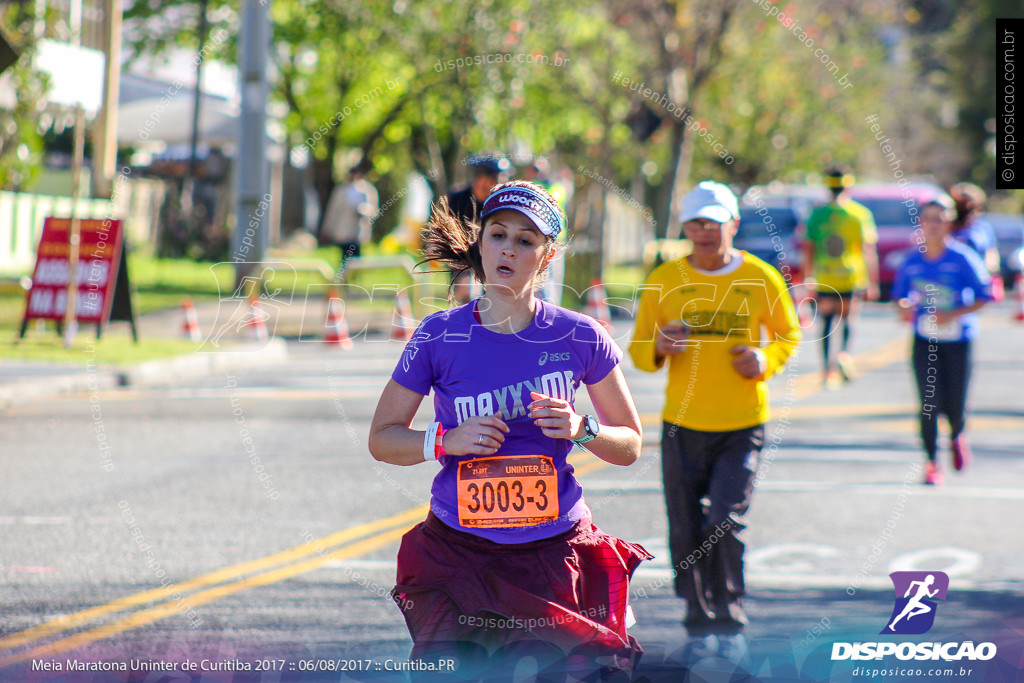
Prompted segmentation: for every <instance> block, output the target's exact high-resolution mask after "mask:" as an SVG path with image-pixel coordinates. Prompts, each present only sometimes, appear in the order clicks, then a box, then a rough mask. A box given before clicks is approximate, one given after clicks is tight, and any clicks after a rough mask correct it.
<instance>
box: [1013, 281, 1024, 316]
mask: <svg viewBox="0 0 1024 683" xmlns="http://www.w3.org/2000/svg"><path fill="white" fill-rule="evenodd" d="M1016 290H1017V312H1016V313H1015V314H1014V316H1013V319H1014V320H1016V321H1017V322H1019V323H1024V274H1022V273H1017V286H1016Z"/></svg>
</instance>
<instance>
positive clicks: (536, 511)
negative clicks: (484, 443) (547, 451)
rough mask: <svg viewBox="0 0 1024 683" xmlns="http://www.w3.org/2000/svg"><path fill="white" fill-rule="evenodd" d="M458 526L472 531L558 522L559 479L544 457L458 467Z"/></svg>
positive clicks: (483, 460)
mask: <svg viewBox="0 0 1024 683" xmlns="http://www.w3.org/2000/svg"><path fill="white" fill-rule="evenodd" d="M456 486H457V488H458V494H459V524H461V525H462V526H464V527H471V528H475V529H498V528H511V527H525V526H536V525H538V524H543V523H545V522H551V521H553V520H555V519H557V518H558V476H557V473H556V472H555V466H554V464H553V463H552V460H551V458H550V457H548V456H546V455H505V456H495V457H492V458H475V459H473V460H467V461H466V462H462V463H459V471H458V479H457V481H456Z"/></svg>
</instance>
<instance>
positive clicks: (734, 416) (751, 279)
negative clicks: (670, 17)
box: [629, 181, 801, 649]
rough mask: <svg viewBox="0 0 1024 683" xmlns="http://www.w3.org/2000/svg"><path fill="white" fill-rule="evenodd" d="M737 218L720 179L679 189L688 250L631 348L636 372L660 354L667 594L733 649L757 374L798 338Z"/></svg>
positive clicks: (652, 366)
mask: <svg viewBox="0 0 1024 683" xmlns="http://www.w3.org/2000/svg"><path fill="white" fill-rule="evenodd" d="M738 216H739V209H738V206H737V201H736V196H735V195H734V194H733V193H732V191H731V190H729V188H728V187H726V186H725V185H721V184H719V183H714V182H710V181H706V182H702V183H699V184H698V185H697V186H696V187H695V188H694V189H693V190H692V191H691V192H690V193H689V194H688V195H687V196H686V198H685V199H684V200H683V214H682V216H680V220H681V221H682V223H683V229H684V231H685V234H686V236H687V237H688V238H689V239H690V240H691V241H692V242H693V252H692V253H691V254H690V256H688V257H686V258H684V259H680V260H677V261H671V262H669V263H665V264H663V265H661V266H660V267H658V268H657V269H656V270H655V271H654V272H653V273H652V274H651V276H650V278H649V280H648V282H647V284H646V285H645V286H644V289H643V292H642V294H641V298H640V307H639V311H638V312H637V317H636V329H635V331H634V336H633V340H632V342H631V344H630V347H629V353H630V356H631V357H632V359H633V363H634V364H635V365H636V367H637V368H639V369H641V370H646V371H648V372H655V371H657V370H658V369H660V368H661V367H662V366H663V365H664V364H665V362H666V360H667V361H668V366H669V370H668V372H669V379H668V388H667V390H666V402H665V410H664V413H663V420H664V424H663V431H662V476H663V478H664V485H665V503H666V508H667V512H668V521H669V551H670V554H671V556H672V566H673V570H674V573H675V577H676V578H675V582H676V586H675V587H676V593H677V594H678V595H679V596H680V597H682V598H684V599H686V601H687V613H686V618H685V620H684V624H685V626H686V628H687V630H688V631H689V633H690V635H691V636H693V637H694V638H695V639H697V640H698V641H699V642H700V643H702V645H701V646H702V647H711V648H714V647H716V646H719V647H720V648H722V649H731V648H734V647H736V646H737V640H738V641H739V643H740V645H739V646H740V647H742V636H739V635H737V634H739V633H740V632H741V630H742V628H743V626H744V625H745V624H746V623H747V618H746V615H745V614H744V612H743V607H742V602H741V596H742V595H743V592H744V590H743V547H744V546H743V541H742V538H741V532H742V530H743V529H744V528H745V526H746V525H745V523H744V515H745V514H746V512H747V509H748V508H749V505H750V498H751V494H752V492H753V482H754V475H755V473H756V471H757V464H758V456H759V454H760V452H761V448H762V446H763V444H764V423H765V422H766V421H767V420H768V389H767V386H766V380H767V379H768V378H769V377H771V375H773V374H774V373H776V372H778V371H779V370H780V369H782V367H783V366H784V365H785V363H786V360H787V358H788V357H789V356H790V354H791V353H792V352H793V350H794V349H795V348H796V345H797V343H798V342H799V340H800V336H801V332H800V325H799V322H798V321H797V316H796V311H795V309H794V306H793V301H792V299H791V298H790V295H789V293H788V292H787V290H786V285H785V282H784V281H783V279H782V277H781V276H780V275H779V273H778V272H777V271H776V270H775V269H774V268H772V267H771V266H770V265H768V264H766V263H765V262H764V261H761V260H760V259H758V258H756V257H754V256H751V255H750V254H748V253H746V252H743V251H738V250H736V249H733V248H732V239H733V237H734V236H735V234H736V225H737V218H738ZM703 498H706V499H708V500H709V501H710V506H707V508H706V509H705V506H704V505H702V503H701V499H703ZM727 639H731V640H728V642H727ZM728 643H731V644H728Z"/></svg>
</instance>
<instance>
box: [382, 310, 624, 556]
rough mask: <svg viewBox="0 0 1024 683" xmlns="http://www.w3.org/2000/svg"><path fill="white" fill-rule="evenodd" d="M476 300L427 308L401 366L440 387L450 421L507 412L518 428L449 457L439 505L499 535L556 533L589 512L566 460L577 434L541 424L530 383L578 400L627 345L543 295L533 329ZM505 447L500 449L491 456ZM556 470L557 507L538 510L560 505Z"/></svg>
mask: <svg viewBox="0 0 1024 683" xmlns="http://www.w3.org/2000/svg"><path fill="white" fill-rule="evenodd" d="M476 302H477V300H474V301H471V302H469V303H468V304H466V305H464V306H460V307H458V308H453V309H450V310H446V311H440V312H438V313H434V314H432V315H430V316H428V317H427V318H425V319H424V320H423V322H422V323H420V326H419V328H418V329H417V330H416V333H415V334H414V335H413V337H412V339H410V340H409V343H408V344H407V345H406V347H405V351H404V352H403V353H402V358H401V360H400V361H399V363H398V367H396V368H395V371H394V373H393V374H392V378H393V379H394V380H395V381H396V382H398V383H399V384H401V385H402V386H403V387H405V388H406V389H409V390H411V391H415V392H416V393H419V394H423V395H424V396H426V395H428V394H429V393H430V391H431V389H433V391H434V413H435V418H434V419H435V420H436V421H438V422H440V423H441V424H442V425H443V426H444V428H445V429H453V428H455V427H457V426H458V425H460V424H461V423H462V422H463V421H464V420H466V418H469V417H473V416H483V415H498V416H499V417H501V419H502V420H503V421H504V422H505V423H506V424H507V425H508V427H509V430H510V431H509V433H508V434H506V435H505V441H504V443H502V445H501V448H499V449H498V451H497V453H495V454H494V456H478V455H463V456H453V455H450V456H444V457H442V458H441V471H440V472H439V473H438V474H437V476H436V477H435V478H434V485H433V488H432V489H431V494H432V496H431V501H430V507H431V510H433V512H434V514H435V515H437V517H438V518H439V519H440V520H441V521H442V522H444V523H445V524H447V525H448V526H450V527H452V528H454V529H458V530H460V531H465V532H468V533H472V534H476V535H478V536H481V537H483V538H486V539H489V540H491V541H495V542H497V543H524V542H528V541H535V540H538V539H542V538H549V537H551V536H556V535H558V534H560V533H563V532H565V531H567V530H568V529H570V528H571V527H572V525H573V524H574V523H575V522H576V521H577V520H579V519H580V518H581V517H583V516H584V514H585V512H586V503H585V502H584V500H583V489H582V487H580V485H579V482H577V481H576V479H575V477H573V467H572V465H570V464H569V463H567V462H566V457H567V456H568V455H569V452H570V451H571V450H572V448H573V443H572V442H571V441H569V440H568V439H553V438H551V437H548V436H545V435H544V433H543V432H542V431H541V429H540V427H537V426H536V425H535V424H534V422H533V420H532V419H530V417H529V415H528V413H527V409H526V406H528V405H529V404H530V402H531V401H532V400H533V399H532V398H531V397H530V392H531V391H536V392H538V393H542V394H546V395H548V396H552V397H554V398H561V399H564V400H567V401H569V402H570V403H572V401H573V399H574V398H575V396H576V390H577V389H578V388H579V386H580V383H581V382H582V383H584V384H594V383H596V382H599V381H601V380H602V379H604V378H605V377H606V376H607V375H608V373H609V372H611V371H612V370H613V369H614V368H615V366H616V365H617V364H618V363H619V361H620V360H621V359H622V351H621V350H620V349H619V347H618V346H617V345H616V344H615V342H614V341H613V340H612V338H611V337H610V336H609V335H608V333H607V332H605V330H604V329H603V328H602V327H601V326H600V325H599V324H598V323H597V322H596V321H595V320H594V319H593V318H590V317H588V316H585V315H581V314H579V313H575V312H573V311H569V310H567V309H564V308H561V307H559V306H554V305H552V304H549V303H545V302H544V301H541V300H537V311H536V314H535V315H534V319H533V321H531V322H530V324H529V326H527V327H526V328H525V329H523V330H520V331H519V332H516V333H514V334H500V333H497V332H493V331H491V330H488V329H487V328H485V327H484V326H483V325H481V324H480V323H479V322H478V321H477V319H476V317H475V316H474V314H473V311H474V307H475V306H476ZM496 456H501V459H500V460H482V459H485V458H489V457H496ZM514 456H519V457H514ZM526 456H539V457H535V458H533V459H531V458H528V457H526ZM478 459H481V460H479V462H474V463H472V464H462V463H467V462H468V461H473V460H478ZM549 459H550V460H549ZM460 464H461V467H460ZM552 466H553V469H554V472H551V471H550V468H551V467H552ZM519 472H521V473H523V475H522V476H519V475H518V474H516V473H519ZM545 475H546V476H545ZM460 477H461V478H460ZM472 477H479V478H478V479H472ZM555 477H557V488H558V491H557V504H558V505H557V511H558V515H557V517H550V518H546V519H543V521H538V520H539V519H541V517H538V516H532V517H531V516H530V515H544V514H547V515H553V514H554V510H555V507H554V506H552V505H551V503H553V502H555V501H554V500H553V499H552V498H553V495H554V491H550V490H548V487H547V484H548V483H550V482H553V481H554V480H555V479H554V478H555ZM460 492H461V493H462V499H463V503H464V504H463V506H462V507H461V508H460V505H459V495H460ZM517 511H519V512H518V515H519V516H517ZM471 513H472V514H471ZM509 520H511V521H509ZM463 521H467V522H468V523H469V526H467V525H466V524H463Z"/></svg>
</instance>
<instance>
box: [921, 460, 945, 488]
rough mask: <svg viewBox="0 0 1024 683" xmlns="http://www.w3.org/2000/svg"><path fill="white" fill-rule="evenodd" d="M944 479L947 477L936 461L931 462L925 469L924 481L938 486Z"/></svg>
mask: <svg viewBox="0 0 1024 683" xmlns="http://www.w3.org/2000/svg"><path fill="white" fill-rule="evenodd" d="M943 479H945V477H943V476H942V470H940V469H939V468H938V466H937V465H936V464H935V463H933V462H929V463H928V466H927V468H926V469H925V471H924V483H925V484H929V485H931V486H938V485H939V484H941V483H942V481H943Z"/></svg>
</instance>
